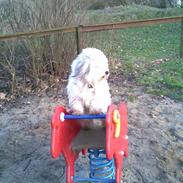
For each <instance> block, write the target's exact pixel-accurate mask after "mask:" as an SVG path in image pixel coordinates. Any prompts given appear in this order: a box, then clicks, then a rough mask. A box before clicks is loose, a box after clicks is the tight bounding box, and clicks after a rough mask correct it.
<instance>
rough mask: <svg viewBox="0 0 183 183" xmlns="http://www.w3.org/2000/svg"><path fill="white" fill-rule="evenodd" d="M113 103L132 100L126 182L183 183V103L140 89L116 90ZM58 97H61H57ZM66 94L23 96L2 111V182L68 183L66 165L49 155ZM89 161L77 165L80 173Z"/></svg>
mask: <svg viewBox="0 0 183 183" xmlns="http://www.w3.org/2000/svg"><path fill="white" fill-rule="evenodd" d="M112 88H113V91H112V95H113V96H115V97H114V98H113V100H114V102H116V103H118V102H119V101H121V100H123V99H125V100H126V98H127V96H128V98H129V96H130V95H132V99H133V102H130V101H128V102H127V105H128V111H129V157H128V159H126V160H125V162H124V169H123V173H124V178H123V182H127V183H134V182H138V183H141V182H143V183H155V182H156V183H165V182H166V183H170V182H171V183H178V182H183V156H182V155H183V103H176V102H174V101H172V100H170V99H168V98H158V97H153V96H150V95H147V94H144V93H143V91H142V90H141V89H139V88H135V89H133V88H132V89H131V91H130V92H129V90H127V89H126V88H121V87H119V86H117V85H115V86H113V87H112ZM55 96H57V97H55ZM58 104H65V99H64V96H63V91H60V92H59V93H57V95H55V94H54V92H51V93H47V94H44V95H42V96H41V97H38V96H30V97H27V98H20V99H19V100H18V101H17V102H16V103H15V104H14V105H11V106H8V107H4V108H3V110H2V111H1V112H0V183H62V182H63V183H64V174H65V172H64V168H65V162H64V160H63V158H60V159H59V160H53V159H52V158H51V156H50V151H49V148H50V122H49V121H50V118H51V115H52V113H53V109H54V106H56V105H58ZM85 162H86V160H81V161H78V163H77V165H76V169H77V171H79V170H81V167H85V165H84V164H85Z"/></svg>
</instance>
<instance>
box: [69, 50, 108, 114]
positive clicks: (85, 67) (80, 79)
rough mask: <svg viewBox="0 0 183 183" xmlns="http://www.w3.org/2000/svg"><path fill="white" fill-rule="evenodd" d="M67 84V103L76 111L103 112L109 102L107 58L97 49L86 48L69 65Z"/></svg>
mask: <svg viewBox="0 0 183 183" xmlns="http://www.w3.org/2000/svg"><path fill="white" fill-rule="evenodd" d="M71 69H72V70H71V74H70V76H69V82H68V85H67V93H68V97H69V105H70V108H71V109H72V110H73V111H76V113H77V112H78V113H84V112H86V111H88V112H89V113H101V112H103V113H105V112H106V111H107V107H108V105H110V103H111V96H110V93H109V86H108V82H107V79H108V77H109V67H108V59H107V58H106V56H105V55H104V54H103V52H101V51H100V50H98V49H95V48H86V49H84V50H83V51H82V53H80V54H79V55H78V57H77V58H76V59H75V60H74V61H73V63H72V65H71Z"/></svg>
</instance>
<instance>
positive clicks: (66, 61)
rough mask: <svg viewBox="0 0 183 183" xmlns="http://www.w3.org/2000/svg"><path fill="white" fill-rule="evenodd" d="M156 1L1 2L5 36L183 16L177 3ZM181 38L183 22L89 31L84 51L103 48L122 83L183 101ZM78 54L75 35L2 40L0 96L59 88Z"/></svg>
mask: <svg viewBox="0 0 183 183" xmlns="http://www.w3.org/2000/svg"><path fill="white" fill-rule="evenodd" d="M155 2H157V1H150V0H147V1H140V0H139V1H138V2H137V1H117V0H116V1H92V3H91V1H79V0H67V1H65V0H62V1H57V0H53V1H49V0H38V1H37V0H33V1H31V2H30V1H28V0H7V1H2V0H1V1H0V3H1V5H0V22H1V24H0V31H1V34H7V33H15V32H25V31H34V30H42V29H51V28H55V27H63V26H67V25H78V24H96V23H105V22H118V21H128V20H139V19H147V18H157V17H158V18H159V17H167V16H176V15H183V9H182V8H180V7H178V5H177V3H176V2H177V1H168V0H167V1H166V0H164V1H159V2H162V4H163V2H164V6H162V4H161V6H160V5H159V4H158V5H156V4H155ZM97 3H99V4H101V5H99V4H97ZM133 3H138V5H137V4H133ZM153 3H154V4H153ZM150 5H151V6H150ZM162 7H163V8H162ZM164 7H166V8H164ZM180 36H181V24H180V23H167V24H161V25H155V26H148V27H140V28H130V29H123V30H112V31H105V32H95V33H87V34H84V47H87V46H91V47H97V48H100V49H102V50H103V51H104V52H105V53H106V54H107V56H108V57H109V59H110V64H111V65H110V66H111V70H112V73H115V74H117V75H118V77H121V78H122V80H121V82H130V83H133V85H136V86H137V85H138V86H143V87H144V90H145V91H146V92H149V93H153V94H157V95H165V96H169V97H171V98H173V99H177V100H183V80H182V76H183V59H181V58H180V57H179V51H180V40H181V37H180ZM75 56H76V40H75V34H70V33H69V34H62V33H58V34H51V35H49V36H40V37H32V38H22V39H18V40H13V41H0V92H3V93H10V94H16V95H21V94H23V93H30V92H32V91H38V90H45V89H47V88H49V87H52V86H55V85H56V86H57V85H60V82H61V81H65V79H67V76H68V71H69V65H70V63H71V61H72V59H73V58H74V57H75ZM122 84H123V83H121V85H122Z"/></svg>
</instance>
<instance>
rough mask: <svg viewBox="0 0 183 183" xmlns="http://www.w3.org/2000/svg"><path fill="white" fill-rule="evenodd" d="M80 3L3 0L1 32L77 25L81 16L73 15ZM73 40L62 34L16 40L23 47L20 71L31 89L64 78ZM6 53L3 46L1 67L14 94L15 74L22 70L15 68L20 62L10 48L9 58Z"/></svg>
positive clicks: (53, 0) (0, 5) (6, 46)
mask: <svg viewBox="0 0 183 183" xmlns="http://www.w3.org/2000/svg"><path fill="white" fill-rule="evenodd" d="M79 2H80V1H79V0H52V1H50V0H32V1H29V0H6V1H3V2H1V4H0V22H2V24H1V25H0V31H1V32H2V33H3V34H6V33H16V32H26V31H35V30H42V29H51V28H55V27H63V26H68V25H75V24H79V22H80V20H81V18H82V16H78V15H77V16H75V15H76V14H77V11H78V10H79V9H80V8H81V4H80V3H79ZM75 41H76V40H75V34H71V33H67V34H63V33H61V32H60V33H57V34H52V35H49V36H40V37H32V38H26V39H21V40H19V42H21V48H23V49H22V52H21V51H19V52H18V54H21V57H23V58H24V59H21V62H23V64H24V67H23V68H24V69H25V71H22V72H23V73H24V74H23V75H24V76H23V77H24V78H26V80H28V81H29V82H28V83H30V82H31V83H32V85H34V86H40V83H44V85H46V86H47V85H50V84H52V82H54V79H53V78H54V77H56V76H57V77H59V78H60V79H61V78H62V79H63V78H65V77H67V70H68V66H69V65H70V61H71V60H72V59H73V57H74V56H75V54H76V44H75ZM14 46H15V47H16V45H14ZM7 50H9V45H8V44H6V45H3V50H2V51H1V50H0V52H1V54H0V55H1V58H2V59H1V60H0V63H1V64H0V65H1V66H0V67H2V68H6V70H7V71H8V72H9V74H10V75H11V78H10V80H11V82H12V89H11V91H12V92H14V91H15V89H14V88H15V86H17V82H16V77H17V74H16V72H17V69H18V70H20V69H22V67H18V63H19V62H20V60H18V61H17V59H14V57H16V56H17V55H16V54H15V53H14V51H13V49H11V54H12V57H11V58H10V57H7V55H6V54H7V53H8V52H7ZM2 52H3V53H2ZM19 65H22V63H21V64H19ZM21 77H22V75H21ZM23 80H25V79H23ZM25 83H26V81H25Z"/></svg>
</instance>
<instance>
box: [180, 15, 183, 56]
mask: <svg viewBox="0 0 183 183" xmlns="http://www.w3.org/2000/svg"><path fill="white" fill-rule="evenodd" d="M180 31H181V35H180V58H183V18H182V21H181V30H180Z"/></svg>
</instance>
